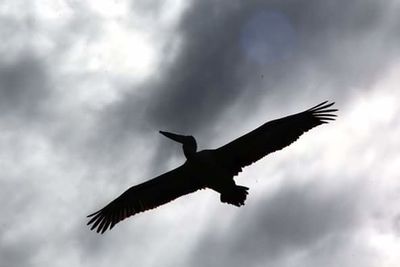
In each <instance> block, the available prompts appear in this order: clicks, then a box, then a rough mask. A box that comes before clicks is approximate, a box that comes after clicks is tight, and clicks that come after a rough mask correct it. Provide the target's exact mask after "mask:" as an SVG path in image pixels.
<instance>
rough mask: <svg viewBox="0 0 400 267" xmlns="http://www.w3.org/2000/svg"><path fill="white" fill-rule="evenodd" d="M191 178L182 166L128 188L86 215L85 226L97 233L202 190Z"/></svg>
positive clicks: (189, 170) (197, 182)
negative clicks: (135, 215) (99, 208)
mask: <svg viewBox="0 0 400 267" xmlns="http://www.w3.org/2000/svg"><path fill="white" fill-rule="evenodd" d="M202 188H204V186H203V185H202V184H201V183H200V181H198V180H196V179H193V178H192V175H191V169H190V166H188V165H187V164H184V165H182V166H180V167H178V168H176V169H174V170H172V171H169V172H167V173H164V174H162V175H160V176H158V177H156V178H154V179H151V180H149V181H147V182H144V183H142V184H139V185H135V186H132V187H131V188H129V189H128V190H126V191H125V192H124V193H122V194H121V195H120V196H119V197H118V198H116V199H115V200H113V201H111V202H110V203H109V204H108V205H107V206H105V207H104V208H102V209H101V210H99V211H97V212H95V213H92V214H90V215H88V217H91V219H90V220H89V222H88V223H87V224H88V225H90V224H92V226H91V229H90V230H93V229H96V228H97V229H96V231H97V232H98V233H104V232H105V231H106V230H107V229H108V228H109V229H110V230H111V229H112V228H113V227H114V225H115V224H117V223H118V222H120V221H122V220H124V219H125V218H128V217H129V216H132V215H134V214H136V213H139V212H143V211H146V210H150V209H153V208H156V207H158V206H160V205H163V204H165V203H168V202H170V201H172V200H174V199H176V198H178V197H180V196H183V195H186V194H189V193H192V192H194V191H196V190H199V189H202Z"/></svg>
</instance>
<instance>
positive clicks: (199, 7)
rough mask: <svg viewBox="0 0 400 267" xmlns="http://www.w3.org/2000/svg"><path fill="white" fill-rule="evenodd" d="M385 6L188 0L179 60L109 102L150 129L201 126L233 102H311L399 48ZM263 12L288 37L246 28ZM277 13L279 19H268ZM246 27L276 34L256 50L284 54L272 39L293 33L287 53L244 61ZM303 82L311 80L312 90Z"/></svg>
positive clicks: (119, 117)
mask: <svg viewBox="0 0 400 267" xmlns="http://www.w3.org/2000/svg"><path fill="white" fill-rule="evenodd" d="M390 8H391V7H390V5H388V4H382V3H381V2H377V1H330V2H329V3H322V2H320V1H296V2H293V1H258V2H251V3H247V2H239V1H229V2H215V1H199V2H195V3H194V4H193V5H192V6H190V7H189V8H188V10H187V11H186V13H185V14H184V16H183V18H182V20H181V22H180V26H179V28H178V31H177V33H176V34H177V35H179V36H180V38H182V40H183V41H182V46H181V48H180V50H179V53H178V55H177V57H176V60H175V61H174V62H173V63H172V64H165V65H163V66H161V68H159V69H158V70H157V73H156V74H155V75H156V76H157V77H158V79H156V80H157V81H158V82H149V83H147V84H144V85H142V86H143V89H142V90H141V91H142V92H143V91H145V93H142V94H141V97H140V100H139V99H138V96H137V94H136V93H135V94H131V95H129V94H128V95H127V96H126V97H125V98H124V100H123V101H121V102H118V103H116V105H115V106H113V107H111V108H110V110H108V111H107V112H111V113H112V114H111V117H113V118H114V120H113V121H120V123H119V127H121V128H122V129H118V128H117V129H115V128H114V130H116V131H118V130H120V131H125V130H127V128H130V130H135V129H136V128H137V126H138V125H137V122H133V121H137V120H142V121H146V123H142V122H141V123H139V124H141V125H142V126H143V127H144V124H146V126H147V127H145V128H146V129H147V130H150V129H151V130H153V129H170V130H174V131H177V132H182V133H193V134H196V133H199V134H202V133H203V132H204V131H206V132H207V131H209V129H211V128H212V127H213V125H214V124H215V123H217V122H218V118H219V115H221V114H223V112H224V111H225V110H226V108H227V107H230V106H232V105H233V104H235V103H239V107H243V108H245V107H246V106H248V105H249V103H251V104H252V105H257V103H258V102H257V101H258V100H262V99H264V98H268V97H270V98H271V99H272V98H274V99H275V98H276V97H277V96H281V98H289V99H293V100H291V101H294V100H295V99H296V98H302V99H304V98H306V97H308V98H309V97H310V96H312V95H316V96H318V98H317V99H318V100H316V101H319V100H320V99H321V98H322V99H324V97H335V98H336V97H338V98H342V97H341V95H344V98H345V97H346V95H347V94H348V90H349V88H350V87H363V86H366V85H367V84H369V83H371V82H372V81H374V80H375V79H376V78H378V77H379V75H380V74H381V73H382V72H383V71H384V70H385V68H386V67H387V66H388V65H389V63H390V62H391V60H392V59H393V58H395V52H398V50H397V46H396V43H398V41H399V37H398V36H400V34H396V33H399V27H397V26H398V25H399V19H398V18H396V17H393V18H392V19H390V20H389V19H386V16H387V14H388V12H390ZM260 14H261V15H262V14H266V17H267V19H265V20H264V21H265V22H266V23H268V22H270V23H276V24H275V25H272V26H271V25H268V26H266V27H267V28H268V29H273V26H276V27H277V28H280V29H284V27H283V26H285V27H286V28H290V31H293V33H290V34H291V35H293V36H288V37H286V39H285V38H284V37H279V34H282V33H281V32H273V31H272V30H268V29H267V30H265V29H263V28H262V27H263V25H261V24H260V23H259V25H258V26H259V27H260V28H259V29H250V30H249V29H248V28H246V27H244V26H246V25H249V22H251V20H252V19H253V18H254V16H260ZM274 14H275V15H277V16H280V17H281V18H282V19H281V21H279V20H274V19H270V20H268V17H272V16H274ZM393 15H394V14H393ZM260 21H261V22H263V20H260ZM282 21H283V22H282ZM284 23H286V24H287V25H283V24H284ZM250 24H251V23H250ZM255 25H257V24H255ZM253 28H254V27H253ZM246 29H247V31H251V30H253V31H254V33H253V35H257V34H260V35H263V34H264V35H265V34H270V35H271V36H265V37H262V38H258V39H254V42H260V41H265V42H268V40H269V39H274V40H275V41H274V42H275V43H272V42H271V43H269V44H268V43H267V44H264V45H263V44H262V43H255V44H254V43H253V45H254V46H260V48H259V49H258V51H260V55H262V53H268V52H269V53H278V54H279V53H283V52H282V51H281V50H279V49H278V48H276V47H277V46H278V45H277V44H279V41H280V42H284V41H285V40H286V41H291V42H294V43H293V44H291V48H290V53H288V54H287V55H285V56H282V58H277V59H275V60H273V61H267V62H263V61H262V60H261V62H258V61H254V60H251V59H250V58H249V57H248V56H247V52H248V51H247V50H248V49H253V48H252V47H251V45H252V44H251V43H249V44H248V45H247V47H243V40H242V39H243V38H248V37H246V36H248V35H246V34H247V33H246ZM257 30H258V31H259V32H258V33H257ZM269 37H270V38H269ZM171 38H177V37H176V36H174V37H171ZM279 38H281V39H279ZM276 40H278V41H276ZM268 45H270V46H269V47H268ZM282 45H283V43H282ZM245 46H246V45H245ZM268 49H272V51H268ZM285 49H287V48H285ZM256 51H257V50H256ZM165 53H168V51H165ZM161 56H163V55H161ZM260 63H261V64H260ZM310 84H311V85H318V87H313V88H312V89H310ZM135 91H136V90H135ZM282 94H284V95H285V96H284V97H283V96H282ZM241 96H243V97H241ZM245 100H246V101H245ZM282 101H283V102H284V103H285V102H286V100H282ZM310 102H311V101H310ZM137 111H141V112H139V114H140V115H139V116H138V115H137V113H138V112H137ZM204 126H206V127H207V128H208V129H204ZM143 127H142V128H143Z"/></svg>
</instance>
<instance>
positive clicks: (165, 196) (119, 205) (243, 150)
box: [88, 101, 337, 233]
mask: <svg viewBox="0 0 400 267" xmlns="http://www.w3.org/2000/svg"><path fill="white" fill-rule="evenodd" d="M333 104H334V103H327V102H326V101H325V102H323V103H321V104H319V105H317V106H315V107H313V108H310V109H308V110H306V111H303V112H300V113H297V114H294V115H291V116H287V117H284V118H281V119H277V120H273V121H270V122H267V123H265V124H263V125H261V126H260V127H258V128H257V129H255V130H253V131H251V132H249V133H248V134H246V135H243V136H241V137H239V138H237V139H235V140H233V141H232V142H230V143H228V144H226V145H224V146H222V147H220V148H217V149H207V150H202V151H199V152H197V151H196V150H197V144H196V140H195V139H194V137H193V136H184V135H177V134H173V133H168V132H162V131H160V133H161V134H163V135H165V136H166V137H168V138H170V139H172V140H174V141H177V142H180V143H182V144H183V151H184V154H185V156H186V162H185V163H184V164H183V165H181V166H180V167H177V168H176V169H173V170H171V171H169V172H166V173H164V174H162V175H160V176H157V177H155V178H153V179H151V180H148V181H146V182H144V183H141V184H139V185H136V186H132V187H131V188H129V189H128V190H126V191H125V192H124V193H123V194H122V195H120V196H119V197H118V198H116V199H115V200H113V201H112V202H110V203H109V204H108V205H106V206H105V207H104V208H103V209H101V210H99V211H97V212H95V213H93V214H90V215H89V216H88V217H92V218H91V219H90V220H89V222H88V225H90V224H93V225H92V227H91V229H92V230H93V229H97V232H101V233H104V232H105V231H106V230H107V229H111V228H113V227H114V225H115V224H116V223H118V222H120V221H122V220H123V219H125V218H127V217H129V216H132V215H134V214H136V213H139V212H143V211H146V210H149V209H153V208H155V207H158V206H160V205H163V204H165V203H167V202H170V201H172V200H174V199H176V198H178V197H180V196H183V195H186V194H189V193H193V192H195V191H197V190H199V189H205V188H209V189H212V190H214V191H216V192H218V193H219V194H220V200H221V202H224V203H228V204H232V205H235V206H238V207H239V206H242V205H244V202H245V200H246V196H247V193H248V192H247V191H248V188H247V187H245V186H240V185H236V183H235V181H234V179H233V178H234V176H236V175H237V174H238V173H239V172H240V171H242V168H244V167H246V166H248V165H250V164H252V163H253V162H255V161H257V160H259V159H261V158H263V157H264V156H266V155H267V154H269V153H272V152H274V151H277V150H280V149H282V148H284V147H286V146H288V145H290V144H291V143H293V142H294V141H296V140H297V138H298V137H300V136H301V135H302V134H303V133H304V132H306V131H308V130H310V129H311V128H313V127H315V126H318V125H320V124H323V123H327V122H328V121H330V120H334V117H335V116H336V115H335V114H333V112H335V111H337V110H336V109H328V108H329V107H331V106H332V105H333Z"/></svg>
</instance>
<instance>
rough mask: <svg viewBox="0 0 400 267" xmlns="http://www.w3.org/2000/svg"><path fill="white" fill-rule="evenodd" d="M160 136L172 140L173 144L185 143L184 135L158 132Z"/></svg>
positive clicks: (185, 137)
mask: <svg viewBox="0 0 400 267" xmlns="http://www.w3.org/2000/svg"><path fill="white" fill-rule="evenodd" d="M160 134H162V135H164V136H166V137H168V138H169V139H172V140H174V141H175V142H178V143H181V144H183V143H185V141H186V139H187V136H186V135H180V134H174V133H169V132H164V131H160Z"/></svg>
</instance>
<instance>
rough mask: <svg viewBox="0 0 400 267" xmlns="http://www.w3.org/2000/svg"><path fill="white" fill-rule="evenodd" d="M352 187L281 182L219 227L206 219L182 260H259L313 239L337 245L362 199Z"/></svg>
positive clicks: (310, 245)
mask: <svg viewBox="0 0 400 267" xmlns="http://www.w3.org/2000/svg"><path fill="white" fill-rule="evenodd" d="M355 188H359V185H352V186H350V187H348V188H340V190H332V191H330V192H328V191H329V190H327V189H326V187H325V185H321V184H311V183H307V184H305V185H289V186H288V187H285V188H281V189H280V190H277V191H276V192H275V193H274V194H272V195H269V196H267V197H265V198H264V199H261V200H260V203H258V205H253V207H249V208H247V209H244V210H243V211H242V212H241V213H240V215H238V216H237V217H236V218H234V219H233V220H232V222H231V223H230V224H229V225H226V227H224V229H223V230H222V232H221V229H217V228H215V227H213V226H212V225H210V228H209V229H208V232H207V233H206V234H205V235H204V236H203V237H202V238H201V239H200V242H199V243H198V246H197V248H196V249H195V250H194V253H193V255H192V256H193V258H191V259H190V260H189V261H190V263H189V264H188V265H190V266H244V265H249V264H250V266H254V265H256V264H257V263H258V264H260V263H264V265H265V264H271V263H274V262H279V261H282V260H283V259H285V257H286V256H288V255H293V254H295V253H297V252H298V251H308V250H313V249H314V247H315V246H316V245H317V244H318V245H319V246H321V244H322V246H323V247H325V249H327V250H331V251H334V250H335V249H336V248H337V246H343V243H342V235H345V236H348V239H346V241H349V239H351V238H352V237H351V233H352V232H354V230H355V228H356V227H357V225H358V223H359V222H360V214H359V211H358V209H359V205H360V201H361V200H362V199H361V198H360V197H359V196H361V194H360V195H359V196H354V193H353V192H354V189H355ZM253 204H255V203H253ZM332 239H333V240H335V239H336V241H335V242H333V243H331V242H330V241H331V240H332ZM326 246H329V247H326ZM335 246H336V247H335ZM205 255H207V256H206V257H205Z"/></svg>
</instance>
